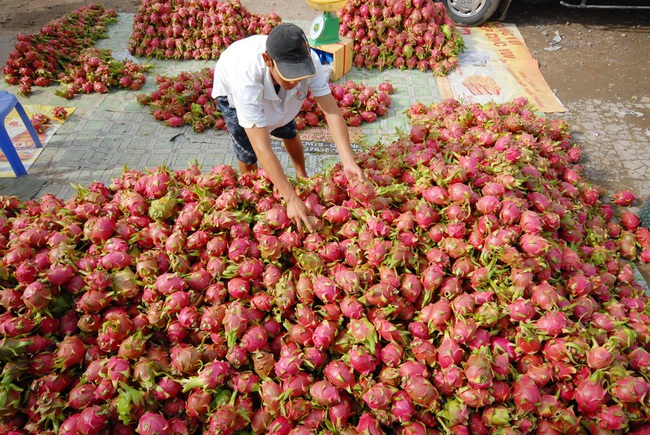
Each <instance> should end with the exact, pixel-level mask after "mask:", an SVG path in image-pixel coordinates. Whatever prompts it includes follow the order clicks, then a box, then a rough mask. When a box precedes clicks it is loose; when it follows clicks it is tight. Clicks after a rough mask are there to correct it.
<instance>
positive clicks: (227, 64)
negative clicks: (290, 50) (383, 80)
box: [212, 35, 331, 130]
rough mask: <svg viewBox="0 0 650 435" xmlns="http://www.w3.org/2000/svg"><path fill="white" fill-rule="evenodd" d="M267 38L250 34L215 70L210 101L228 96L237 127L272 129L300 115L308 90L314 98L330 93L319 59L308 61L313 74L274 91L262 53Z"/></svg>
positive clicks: (229, 50)
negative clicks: (237, 120)
mask: <svg viewBox="0 0 650 435" xmlns="http://www.w3.org/2000/svg"><path fill="white" fill-rule="evenodd" d="M266 38H267V36H266V35H253V36H249V37H248V38H244V39H240V40H238V41H235V42H234V43H232V44H231V45H230V46H229V47H228V48H227V49H226V50H225V51H224V52H223V53H221V55H220V56H219V60H218V61H217V64H216V66H215V68H214V84H213V86H212V98H217V97H224V96H226V97H228V102H229V103H230V107H234V108H235V109H236V110H237V118H238V119H239V125H241V126H242V127H244V128H251V127H253V126H254V125H255V126H257V127H268V128H269V130H273V129H275V128H278V127H282V126H283V125H286V124H287V123H289V122H290V121H291V120H292V119H294V118H295V117H296V115H297V114H298V112H300V107H301V106H302V102H303V101H304V100H305V99H306V98H307V91H311V93H312V95H313V96H314V97H321V96H323V95H327V94H329V93H331V91H330V87H329V84H328V83H327V77H326V75H325V73H324V72H323V68H322V66H321V64H320V61H319V59H318V56H317V55H316V53H314V52H313V51H312V52H311V59H312V61H313V62H314V66H315V67H316V75H315V76H314V77H310V78H307V79H304V80H301V81H300V82H299V83H298V85H297V86H296V87H295V88H293V89H291V90H289V91H286V90H284V89H281V90H280V92H279V93H276V92H275V88H274V87H273V79H272V77H271V72H270V70H269V67H267V66H266V64H265V63H264V59H263V58H262V53H264V52H265V51H266Z"/></svg>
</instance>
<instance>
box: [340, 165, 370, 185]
mask: <svg viewBox="0 0 650 435" xmlns="http://www.w3.org/2000/svg"><path fill="white" fill-rule="evenodd" d="M343 173H344V174H345V177H346V178H347V179H348V181H353V180H359V181H364V180H365V179H366V176H365V174H364V173H363V170H362V169H361V168H360V167H359V165H357V164H356V163H355V162H354V161H352V162H349V163H344V164H343Z"/></svg>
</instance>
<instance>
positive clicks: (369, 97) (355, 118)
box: [296, 80, 395, 130]
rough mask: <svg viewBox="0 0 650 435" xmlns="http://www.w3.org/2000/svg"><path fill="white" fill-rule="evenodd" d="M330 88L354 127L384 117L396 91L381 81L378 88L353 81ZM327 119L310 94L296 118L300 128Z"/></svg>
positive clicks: (343, 113) (333, 84)
mask: <svg viewBox="0 0 650 435" xmlns="http://www.w3.org/2000/svg"><path fill="white" fill-rule="evenodd" d="M330 89H331V91H332V96H333V97H334V99H335V100H336V103H337V104H338V106H339V109H340V110H341V114H342V115H343V118H344V119H345V122H346V123H347V124H348V125H349V126H351V127H358V126H360V125H361V124H362V123H364V122H365V123H372V122H375V121H376V120H377V118H378V117H380V116H385V115H386V114H387V113H388V108H389V107H390V106H391V104H392V103H393V100H392V98H391V96H390V95H391V94H392V93H393V92H395V88H394V87H393V85H392V84H390V82H382V83H380V84H379V85H378V86H377V87H375V86H366V85H364V84H363V83H361V82H355V81H353V80H347V81H345V82H343V83H330ZM324 120H325V116H324V114H323V111H322V110H320V108H319V107H318V105H317V103H316V99H315V98H314V96H313V95H312V94H311V93H308V94H307V98H306V99H305V101H303V103H302V107H301V109H300V113H298V116H297V117H296V124H297V126H298V130H302V129H303V128H305V127H316V126H319V125H322V124H323V121H324Z"/></svg>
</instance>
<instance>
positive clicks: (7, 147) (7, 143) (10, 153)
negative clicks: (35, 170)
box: [0, 91, 43, 177]
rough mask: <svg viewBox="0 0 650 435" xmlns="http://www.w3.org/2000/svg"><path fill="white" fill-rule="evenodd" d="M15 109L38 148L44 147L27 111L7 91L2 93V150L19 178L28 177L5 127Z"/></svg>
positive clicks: (0, 136) (0, 147)
mask: <svg viewBox="0 0 650 435" xmlns="http://www.w3.org/2000/svg"><path fill="white" fill-rule="evenodd" d="M14 108H15V109H16V112H18V115H20V119H22V120H23V123H24V124H25V127H26V128H27V131H28V132H29V135H30V136H31V137H32V140H33V141H34V144H35V145H36V147H37V148H40V147H42V146H43V145H42V144H41V140H40V139H39V137H38V134H37V133H36V130H34V126H33V125H32V122H31V121H30V119H29V116H27V113H26V112H25V109H23V106H22V104H20V102H19V101H18V98H16V96H15V95H14V94H10V93H9V92H7V91H0V120H2V128H1V129H0V149H1V150H2V152H3V153H4V155H5V157H7V161H8V162H9V164H10V165H11V169H13V170H14V173H15V174H16V176H17V177H18V176H21V175H27V171H26V170H25V166H24V165H23V162H21V161H20V157H19V156H18V153H17V152H16V148H14V144H13V142H11V138H10V137H9V133H7V128H6V127H5V119H6V118H7V115H9V113H10V112H11V111H12V110H13V109H14Z"/></svg>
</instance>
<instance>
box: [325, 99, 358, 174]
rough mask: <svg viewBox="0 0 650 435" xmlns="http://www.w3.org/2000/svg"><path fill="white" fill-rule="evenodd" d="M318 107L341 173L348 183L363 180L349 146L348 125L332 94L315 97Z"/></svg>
mask: <svg viewBox="0 0 650 435" xmlns="http://www.w3.org/2000/svg"><path fill="white" fill-rule="evenodd" d="M315 99H316V102H317V103H318V106H319V107H320V108H321V110H322V111H323V113H324V114H325V119H326V120H327V126H328V128H329V130H330V133H331V134H332V140H333V141H334V143H335V144H336V149H337V151H338V153H339V157H340V158H341V163H342V164H343V171H344V172H345V176H346V177H347V178H348V181H352V180H353V179H355V178H356V179H359V180H364V179H365V176H364V174H363V171H362V170H361V168H360V167H359V166H358V165H357V163H356V162H355V161H354V153H353V152H352V147H351V146H350V134H349V132H348V125H347V124H346V123H345V119H343V115H341V109H339V106H338V104H336V100H335V99H334V97H333V96H332V94H327V95H323V96H322V97H315Z"/></svg>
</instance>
